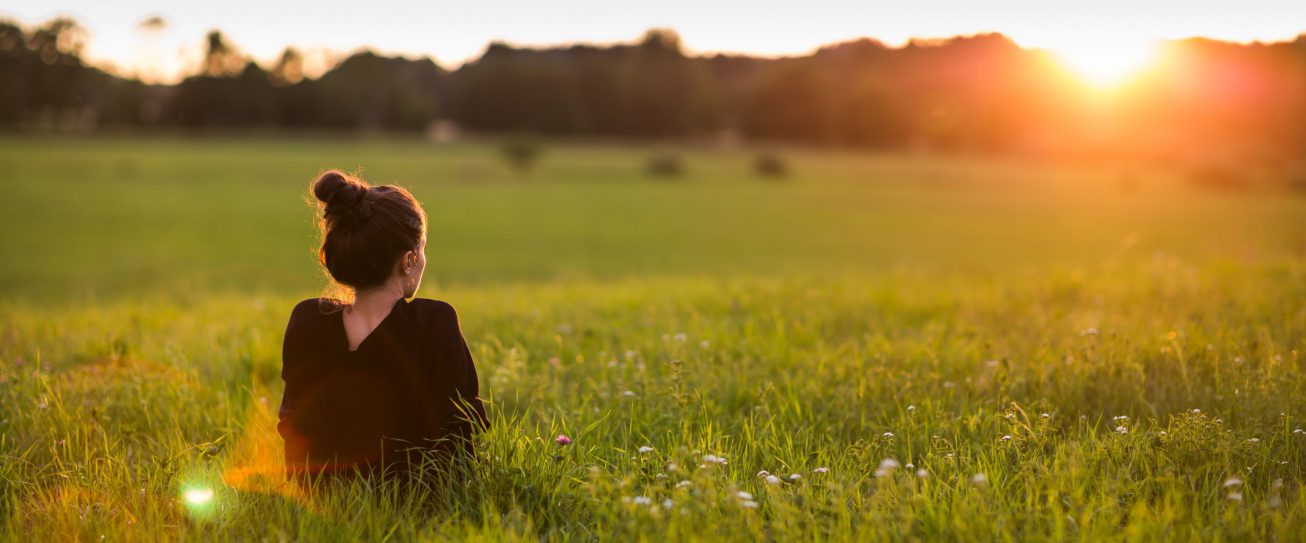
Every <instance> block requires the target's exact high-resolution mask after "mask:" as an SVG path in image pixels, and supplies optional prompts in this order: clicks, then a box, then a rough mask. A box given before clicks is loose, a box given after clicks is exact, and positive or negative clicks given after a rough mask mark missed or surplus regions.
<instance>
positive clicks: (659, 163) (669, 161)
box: [644, 153, 685, 179]
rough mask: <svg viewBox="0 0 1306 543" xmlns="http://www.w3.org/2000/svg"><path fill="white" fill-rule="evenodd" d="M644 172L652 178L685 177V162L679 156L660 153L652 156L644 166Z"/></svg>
mask: <svg viewBox="0 0 1306 543" xmlns="http://www.w3.org/2000/svg"><path fill="white" fill-rule="evenodd" d="M644 171H645V172H647V173H648V174H649V175H651V176H653V177H660V178H665V179H671V178H677V177H682V176H684V175H685V162H684V161H683V160H681V158H680V156H679V155H675V154H671V153H661V154H656V155H653V156H652V157H651V158H649V159H648V163H647V164H645V165H644Z"/></svg>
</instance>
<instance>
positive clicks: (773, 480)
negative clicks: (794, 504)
mask: <svg viewBox="0 0 1306 543" xmlns="http://www.w3.org/2000/svg"><path fill="white" fill-rule="evenodd" d="M766 484H768V485H778V484H780V478H779V477H776V476H774V475H767V476H766Z"/></svg>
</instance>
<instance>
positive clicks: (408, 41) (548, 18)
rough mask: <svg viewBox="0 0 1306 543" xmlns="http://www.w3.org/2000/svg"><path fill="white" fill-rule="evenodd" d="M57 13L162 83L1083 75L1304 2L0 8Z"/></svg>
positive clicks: (1230, 34) (1282, 20) (913, 0)
mask: <svg viewBox="0 0 1306 543" xmlns="http://www.w3.org/2000/svg"><path fill="white" fill-rule="evenodd" d="M56 15H68V16H72V17H73V18H75V19H76V20H77V21H79V22H80V23H81V24H82V25H83V26H85V27H86V28H87V29H88V30H89V31H90V37H89V38H90V39H89V42H88V45H87V50H86V56H87V57H89V58H90V59H91V61H92V62H94V63H96V64H99V65H104V66H111V67H114V68H115V69H116V70H117V71H119V72H120V73H127V74H131V75H141V76H144V77H146V78H147V79H156V80H157V79H163V80H169V81H170V80H175V79H177V78H179V77H181V76H184V75H185V74H186V73H188V72H191V71H193V70H194V68H195V66H197V65H198V58H199V56H200V54H201V51H202V46H203V40H204V35H205V34H206V33H207V32H208V31H209V30H210V29H215V28H216V29H220V30H222V31H223V32H224V33H225V34H226V35H227V36H228V37H229V39H230V41H231V42H232V43H234V44H235V45H236V46H237V47H238V48H239V49H240V50H241V51H243V52H245V53H247V54H250V55H252V56H253V57H254V58H255V59H257V60H259V61H260V62H263V63H265V64H267V63H270V62H271V61H272V60H273V59H275V58H276V57H277V56H278V54H279V53H280V51H281V50H282V49H283V48H284V47H286V46H287V45H294V46H296V47H298V48H301V49H302V50H307V51H308V52H309V55H308V57H309V59H310V61H312V60H314V59H317V61H318V62H319V63H325V62H327V60H326V59H325V56H323V53H322V52H324V51H335V52H338V53H347V52H351V51H354V50H356V49H359V48H361V47H364V46H367V47H371V48H373V49H375V50H378V51H380V52H383V53H387V54H405V55H429V56H432V57H434V58H435V59H436V61H437V62H439V63H440V64H441V65H442V66H445V67H446V68H454V67H457V65H459V64H461V63H462V62H464V61H466V60H470V59H473V58H475V57H476V56H478V55H479V54H480V53H481V52H482V51H483V50H484V48H485V46H486V44H488V43H489V42H491V41H493V40H501V41H507V42H509V43H513V44H517V45H552V44H563V43H573V42H587V43H610V42H618V41H631V40H634V39H636V38H638V37H639V36H640V35H641V34H642V33H643V32H644V31H645V30H646V29H649V28H652V27H663V28H673V29H675V30H676V31H678V32H679V33H680V35H681V38H682V39H683V41H684V44H685V46H686V48H687V49H688V50H689V51H690V52H693V53H711V52H743V53H752V54H760V55H785V54H803V53H808V52H810V51H812V50H814V49H816V48H817V47H820V46H821V45H824V44H828V43H833V42H838V41H842V40H847V39H852V38H857V37H862V36H870V37H874V38H877V39H880V40H882V41H884V42H886V43H889V44H890V45H899V44H902V43H904V42H906V40H908V39H909V38H911V37H913V36H920V37H946V36H953V35H965V34H974V33H977V32H990V31H996V32H1002V33H1003V34H1006V35H1008V36H1010V37H1012V38H1013V39H1014V40H1016V41H1017V42H1018V43H1020V44H1021V45H1023V46H1026V47H1039V48H1046V49H1050V50H1052V51H1053V52H1056V53H1058V54H1059V55H1061V56H1062V57H1063V58H1065V59H1066V60H1067V64H1069V65H1071V66H1073V67H1076V68H1078V69H1079V70H1080V71H1081V72H1082V73H1084V74H1085V75H1086V76H1087V77H1089V78H1090V79H1093V78H1098V77H1101V78H1103V79H1106V78H1110V77H1113V76H1118V75H1120V74H1119V73H1118V72H1123V71H1125V70H1128V69H1129V68H1130V66H1132V65H1135V64H1139V63H1142V62H1145V61H1146V59H1147V57H1148V56H1149V54H1150V52H1151V51H1153V50H1154V48H1155V45H1156V42H1157V41H1159V40H1163V39H1171V38H1184V37H1191V36H1206V37H1211V38H1216V39H1224V40H1232V41H1253V40H1261V41H1276V40H1285V39H1292V38H1293V37H1294V36H1296V35H1297V34H1299V33H1303V32H1306V0H1219V1H1211V0H1124V1H1120V0H1091V1H1090V0H1078V1H1073V2H1072V1H1060V0H987V1H986V0H951V1H949V0H893V1H868V0H863V1H857V0H804V1H793V2H775V1H766V0H751V1H738V0H710V1H704V0H656V1H646V0H639V1H613V0H551V1H538V0H535V1H515V2H513V1H505V0H474V1H460V2H449V1H428V2H401V1H395V0H369V1H361V2H360V1H353V2H335V1H329V0H328V1H321V2H275V1H269V0H262V1H251V0H227V1H223V2H214V1H208V2H143V1H137V0H114V1H111V2H106V1H104V0H64V1H62V2H50V1H49V0H9V1H7V2H5V4H4V5H3V6H0V18H9V19H14V20H17V22H19V23H20V24H23V25H36V24H39V23H41V22H44V21H46V20H48V19H50V18H52V17H54V16H56ZM153 15H159V16H162V17H163V19H164V20H165V21H166V22H167V26H166V27H165V28H164V29H163V30H161V31H159V32H156V33H153V34H151V33H147V32H145V31H143V30H142V29H141V28H140V22H141V21H143V20H145V19H146V18H148V17H150V16H153ZM315 52H316V54H315ZM308 68H309V69H310V70H312V69H313V68H314V67H313V66H309V67H308ZM156 74H157V75H156Z"/></svg>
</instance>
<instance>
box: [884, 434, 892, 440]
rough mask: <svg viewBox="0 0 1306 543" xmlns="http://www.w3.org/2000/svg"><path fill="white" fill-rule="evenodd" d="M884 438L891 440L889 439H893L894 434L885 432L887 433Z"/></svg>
mask: <svg viewBox="0 0 1306 543" xmlns="http://www.w3.org/2000/svg"><path fill="white" fill-rule="evenodd" d="M884 437H887V438H889V439H893V432H885V433H884Z"/></svg>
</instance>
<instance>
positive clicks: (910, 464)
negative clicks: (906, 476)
mask: <svg viewBox="0 0 1306 543" xmlns="http://www.w3.org/2000/svg"><path fill="white" fill-rule="evenodd" d="M903 468H904V469H907V470H909V471H910V470H913V469H916V466H915V465H914V464H912V463H911V462H907V465H905V466H903Z"/></svg>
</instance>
